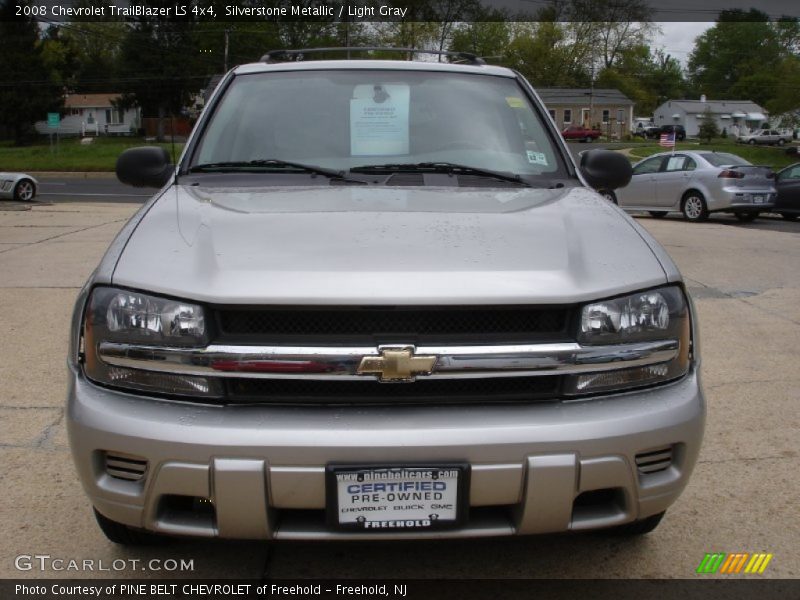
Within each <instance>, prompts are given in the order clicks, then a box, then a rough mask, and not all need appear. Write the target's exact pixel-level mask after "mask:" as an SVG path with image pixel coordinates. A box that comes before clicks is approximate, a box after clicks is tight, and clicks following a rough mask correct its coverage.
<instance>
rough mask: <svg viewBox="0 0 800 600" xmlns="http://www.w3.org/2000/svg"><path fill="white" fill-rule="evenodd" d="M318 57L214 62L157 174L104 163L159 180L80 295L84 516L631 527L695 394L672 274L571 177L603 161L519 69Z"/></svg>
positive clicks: (135, 524) (677, 481) (125, 531)
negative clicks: (217, 66)
mask: <svg viewBox="0 0 800 600" xmlns="http://www.w3.org/2000/svg"><path fill="white" fill-rule="evenodd" d="M362 50H363V49H362ZM353 52H354V53H355V50H353ZM328 54H329V55H330V54H331V51H329V52H328ZM337 56H340V55H336V56H334V57H333V58H326V59H325V60H314V58H315V56H314V55H313V53H312V52H310V51H286V50H284V51H275V52H271V53H269V54H267V55H266V56H265V57H264V58H263V60H262V62H260V63H257V64H248V65H244V66H239V67H237V68H235V69H233V70H232V71H230V72H229V73H228V74H227V75H226V76H225V77H224V78H223V79H222V81H221V82H220V84H219V85H218V87H217V89H216V91H215V92H214V94H213V96H212V98H211V99H210V101H209V103H208V105H207V107H206V109H205V111H204V113H203V114H202V116H201V117H200V119H199V121H198V123H197V125H196V126H195V129H194V131H193V133H192V135H191V137H190V139H189V140H188V141H187V144H186V146H185V148H184V151H183V154H182V156H181V157H180V158H179V160H177V161H176V162H177V164H175V165H173V164H171V161H170V158H169V156H168V155H167V153H166V152H165V151H164V150H162V149H161V148H157V147H144V148H135V149H130V150H127V151H126V152H125V153H124V154H122V155H121V156H120V158H119V161H118V163H117V174H118V176H119V178H120V179H121V180H122V181H123V182H125V183H129V184H132V185H136V186H150V187H156V188H159V191H158V192H157V193H156V194H155V195H154V196H153V197H152V198H151V199H150V200H149V201H148V202H146V203H145V204H144V206H142V208H141V209H140V210H139V211H138V212H137V213H136V215H134V217H133V218H132V219H131V220H130V221H129V222H128V223H127V224H126V225H125V226H124V227H123V228H122V230H121V231H120V233H119V235H118V236H117V238H116V239H115V240H114V242H112V244H111V246H110V248H109V249H108V251H107V252H106V254H105V256H104V258H103V259H102V260H101V262H100V264H99V265H98V267H97V268H96V270H95V271H94V273H93V274H92V275H91V277H90V279H89V281H88V282H87V284H86V286H85V287H84V288H83V290H82V291H81V293H80V294H79V297H78V299H77V303H76V306H75V311H74V318H73V322H72V335H71V347H70V351H69V361H68V364H69V390H68V411H67V412H68V427H69V439H70V445H71V448H72V454H73V457H74V461H75V464H76V466H77V471H78V474H79V476H80V479H81V481H82V484H83V487H84V489H85V491H86V493H87V495H88V497H89V499H90V501H91V504H92V505H93V507H94V510H95V514H96V516H97V520H98V522H99V524H100V527H101V528H102V530H103V531H104V533H105V534H106V535H107V536H108V537H109V538H110V539H111V540H113V541H115V542H118V543H123V544H124V543H127V544H137V543H148V542H150V541H153V540H154V539H156V538H158V537H161V536H169V535H174V536H196V537H205V538H215V537H219V538H228V539H236V538H238V539H261V540H272V539H274V540H311V539H314V540H334V539H348V540H349V539H360V540H363V539H408V538H420V539H422V538H467V537H479V536H505V535H521V534H538V533H551V532H566V531H580V530H591V529H599V528H608V529H611V530H613V531H616V532H622V533H629V534H640V533H646V532H649V531H650V530H652V529H653V528H655V527H656V525H657V524H658V522H659V521H660V519H661V517H662V516H663V515H664V512H665V511H666V510H667V508H668V507H669V506H670V505H671V504H672V503H673V502H674V501H675V500H676V499H677V498H678V496H679V495H680V493H681V491H682V490H683V489H684V487H685V486H686V484H687V480H688V479H689V477H690V475H691V472H692V469H693V467H694V464H695V461H696V459H697V455H698V451H699V448H700V443H701V439H702V436H703V428H704V421H705V401H704V399H703V393H702V390H701V386H700V382H699V373H698V370H699V356H698V344H697V323H696V320H695V316H694V312H693V309H692V304H691V301H690V299H689V297H688V296H687V294H686V290H685V288H684V284H683V281H682V279H681V275H680V273H679V272H678V270H677V268H676V266H675V265H674V264H673V262H672V260H671V259H670V258H669V256H668V255H667V254H666V252H665V251H664V249H663V248H662V247H661V246H660V245H659V244H658V243H657V242H656V241H655V240H654V239H653V238H652V237H651V236H650V235H649V234H648V233H647V232H646V231H645V230H644V229H643V228H642V227H641V226H639V225H638V224H637V223H636V222H635V221H634V220H632V219H631V218H629V217H628V216H626V215H625V214H624V213H623V212H622V211H621V210H620V209H619V208H618V207H616V206H614V205H612V204H611V203H609V202H607V201H605V200H604V199H603V198H602V197H600V196H599V195H598V194H597V193H596V192H595V191H593V188H594V189H615V188H618V187H620V186H624V185H625V184H627V182H628V181H629V180H630V177H631V167H630V164H629V162H628V160H627V158H625V157H624V156H622V155H620V154H618V153H614V152H611V151H608V150H602V149H595V150H592V151H589V152H586V153H584V154H583V155H582V156H581V158H580V164H578V165H576V164H575V163H574V162H573V160H572V158H571V156H570V154H569V152H568V150H567V146H566V145H565V143H564V141H563V140H562V138H561V136H560V134H559V132H558V131H557V130H556V129H555V127H554V126H553V123H552V122H551V120H550V118H549V117H548V113H547V111H546V110H545V108H544V106H543V104H542V102H541V101H540V99H539V98H538V96H537V94H536V92H535V91H534V89H533V88H532V87H531V86H530V85H529V83H528V82H527V81H525V79H523V78H522V77H521V76H520V75H519V74H518V73H516V72H514V71H512V70H509V69H506V68H500V67H495V66H489V65H487V64H485V63H484V61H482V60H481V59H479V58H477V57H475V56H472V55H468V54H452V53H444V54H443V58H444V61H442V62H438V61H437V62H434V61H431V60H423V57H422V56H420V55H418V54H414V58H415V60H373V59H371V58H364V59H358V58H353V59H347V60H338V59H337ZM401 56H402V57H406V56H407V54H406V53H404V54H402V55H401Z"/></svg>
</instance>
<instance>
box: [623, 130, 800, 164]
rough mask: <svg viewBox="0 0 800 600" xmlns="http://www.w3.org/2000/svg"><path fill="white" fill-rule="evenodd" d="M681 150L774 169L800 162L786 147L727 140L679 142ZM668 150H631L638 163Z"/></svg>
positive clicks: (645, 147) (648, 146) (646, 147)
mask: <svg viewBox="0 0 800 600" xmlns="http://www.w3.org/2000/svg"><path fill="white" fill-rule="evenodd" d="M681 150H697V151H704V150H705V151H708V150H713V151H716V152H729V153H731V154H735V155H736V156H740V157H742V158H743V159H745V160H746V161H749V162H751V163H753V164H754V165H767V166H769V167H772V168H773V169H776V170H777V169H782V168H783V167H786V166H788V165H791V164H793V163H796V162H798V160H799V159H798V157H797V155H794V156H790V155H788V154H786V147H780V146H749V145H746V144H737V143H736V142H732V141H729V140H725V139H722V138H720V139H717V140H712V141H711V143H710V144H706V143H704V142H698V141H696V140H685V141H683V142H678V143H677V144H676V146H675V151H676V152H679V151H681ZM665 151H667V148H662V147H661V146H659V145H658V144H654V143H652V142H651V143H649V144H644V145H636V146H633V147H631V149H630V157H631V159H632V160H635V161H638V160H640V159H642V158H646V157H648V156H650V155H651V154H657V153H659V152H665Z"/></svg>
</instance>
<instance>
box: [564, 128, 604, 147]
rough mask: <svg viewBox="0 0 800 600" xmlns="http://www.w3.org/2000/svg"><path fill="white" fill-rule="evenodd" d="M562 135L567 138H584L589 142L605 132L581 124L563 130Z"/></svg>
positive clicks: (583, 139)
mask: <svg viewBox="0 0 800 600" xmlns="http://www.w3.org/2000/svg"><path fill="white" fill-rule="evenodd" d="M561 135H562V136H564V139H565V140H582V141H584V142H586V143H589V142H591V141H593V140H596V139H597V138H599V137H600V136H601V135H603V132H601V131H599V130H598V129H587V128H586V127H583V126H581V125H570V126H569V127H567V128H565V129H564V130H563V131H562V132H561Z"/></svg>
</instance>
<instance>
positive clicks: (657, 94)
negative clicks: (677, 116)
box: [595, 44, 686, 115]
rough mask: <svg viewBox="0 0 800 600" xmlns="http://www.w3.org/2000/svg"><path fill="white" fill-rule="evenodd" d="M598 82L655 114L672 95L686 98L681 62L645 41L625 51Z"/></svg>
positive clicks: (642, 113)
mask: <svg viewBox="0 0 800 600" xmlns="http://www.w3.org/2000/svg"><path fill="white" fill-rule="evenodd" d="M595 85H596V87H601V88H616V89H618V90H620V91H621V92H622V93H623V94H625V95H626V96H628V98H630V99H631V100H633V101H634V102H635V103H636V110H637V112H638V113H639V114H641V115H649V114H652V113H653V111H654V110H655V109H656V107H657V106H659V105H660V104H662V103H663V102H665V101H666V100H668V99H669V98H681V97H683V95H684V92H685V88H686V85H685V82H684V79H683V71H682V69H681V66H680V64H679V63H678V61H677V60H675V59H674V58H672V57H671V56H669V55H665V54H664V53H663V52H662V51H661V50H656V51H655V52H651V50H650V48H649V46H647V45H645V44H641V45H638V46H632V47H629V48H625V49H624V50H622V51H621V52H620V55H619V57H618V58H617V61H616V64H615V65H614V66H613V67H610V68H605V69H603V70H602V71H601V72H600V73H599V75H598V77H597V80H596V82H595Z"/></svg>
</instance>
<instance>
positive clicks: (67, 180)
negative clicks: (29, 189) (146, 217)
mask: <svg viewBox="0 0 800 600" xmlns="http://www.w3.org/2000/svg"><path fill="white" fill-rule="evenodd" d="M109 175H110V174H109ZM109 175H106V176H101V177H87V178H83V177H52V176H46V177H38V178H37V180H38V182H39V195H38V199H39V200H40V201H42V202H115V203H118V202H124V203H128V202H139V203H141V202H144V201H145V200H146V199H147V198H149V197H150V196H151V195H152V192H151V191H150V190H147V189H137V188H133V187H131V186H128V185H123V184H122V183H120V182H119V181H118V180H117V178H116V177H113V176H109Z"/></svg>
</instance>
